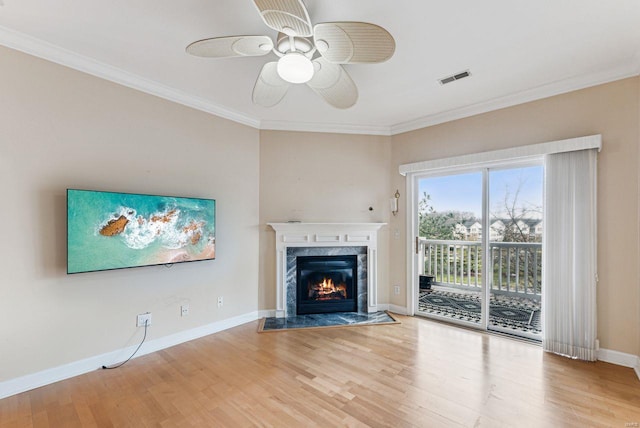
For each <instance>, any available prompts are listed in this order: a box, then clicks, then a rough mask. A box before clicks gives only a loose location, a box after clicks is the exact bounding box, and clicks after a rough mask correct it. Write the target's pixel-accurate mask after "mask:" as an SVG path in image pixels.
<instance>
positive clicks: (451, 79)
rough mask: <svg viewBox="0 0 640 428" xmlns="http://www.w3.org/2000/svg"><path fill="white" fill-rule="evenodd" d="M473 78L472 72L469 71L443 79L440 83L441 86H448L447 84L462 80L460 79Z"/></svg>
mask: <svg viewBox="0 0 640 428" xmlns="http://www.w3.org/2000/svg"><path fill="white" fill-rule="evenodd" d="M469 76H471V72H470V71H469V70H465V71H463V72H461V73H456V74H454V75H452V76H447V77H443V78H442V79H439V80H438V81H439V82H440V84H441V85H446V84H447V83H451V82H454V81H456V80H460V79H464V78H465V77H469Z"/></svg>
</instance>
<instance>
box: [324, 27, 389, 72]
mask: <svg viewBox="0 0 640 428" xmlns="http://www.w3.org/2000/svg"><path fill="white" fill-rule="evenodd" d="M313 34H314V35H313V38H314V40H315V44H316V48H317V49H318V52H320V54H321V55H322V56H323V57H325V58H326V59H327V60H329V61H331V62H333V63H336V64H356V63H376V62H384V61H386V60H388V59H389V58H391V57H392V56H393V53H394V52H395V50H396V42H395V40H394V39H393V36H392V35H391V34H389V32H388V31H387V30H385V29H384V28H382V27H380V26H378V25H375V24H369V23H367V22H326V23H323V24H317V25H316V26H315V27H313Z"/></svg>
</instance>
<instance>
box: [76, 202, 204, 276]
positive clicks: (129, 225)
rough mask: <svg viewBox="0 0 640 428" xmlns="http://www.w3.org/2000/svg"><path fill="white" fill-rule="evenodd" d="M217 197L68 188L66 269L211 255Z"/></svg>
mask: <svg viewBox="0 0 640 428" xmlns="http://www.w3.org/2000/svg"><path fill="white" fill-rule="evenodd" d="M215 219H216V201H215V200H213V199H196V198H180V197H171V196H153V195H138V194H132V193H113V192H99V191H92V190H75V189H67V273H79V272H92V271H101V270H110V269H123V268H131V267H138V266H152V265H167V264H173V263H180V262H191V261H198V260H212V259H214V258H215V254H216V238H215V234H216V221H215Z"/></svg>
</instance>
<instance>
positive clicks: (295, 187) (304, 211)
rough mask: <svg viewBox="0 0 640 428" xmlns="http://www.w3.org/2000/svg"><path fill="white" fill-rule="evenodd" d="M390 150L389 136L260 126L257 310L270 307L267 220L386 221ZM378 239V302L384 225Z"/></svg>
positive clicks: (383, 281) (271, 240)
mask: <svg viewBox="0 0 640 428" xmlns="http://www.w3.org/2000/svg"><path fill="white" fill-rule="evenodd" d="M390 155H391V147H390V138H389V137H379V136H367V135H344V134H318V133H307V132H282V131H261V133H260V255H261V257H260V297H259V300H260V309H275V307H276V288H275V287H276V284H275V277H276V273H275V232H274V231H273V230H272V229H271V228H270V227H268V226H267V223H270V222H286V221H289V220H301V221H305V222H347V223H349V222H354V223H357V222H384V223H388V222H389V217H391V214H390V210H389V199H390V198H391V196H392V193H393V192H391V188H390V187H389V182H390V180H391V178H390V174H389V159H390ZM394 192H395V188H394ZM369 207H372V208H373V210H372V211H370V210H369ZM378 239H379V241H378V249H379V257H380V267H379V272H378V275H379V288H378V290H379V291H378V296H379V297H378V301H379V303H380V304H385V303H387V296H388V294H389V290H388V274H387V260H388V253H387V248H388V227H386V226H385V227H383V228H382V229H381V230H380V231H379V232H378Z"/></svg>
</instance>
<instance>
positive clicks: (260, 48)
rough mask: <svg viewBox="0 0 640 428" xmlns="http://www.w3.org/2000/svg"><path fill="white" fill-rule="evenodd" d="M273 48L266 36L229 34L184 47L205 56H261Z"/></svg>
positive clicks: (190, 52)
mask: <svg viewBox="0 0 640 428" xmlns="http://www.w3.org/2000/svg"><path fill="white" fill-rule="evenodd" d="M272 49H273V41H272V40H271V38H270V37H267V36H231V37H214V38H212V39H204V40H198V41H197V42H193V43H191V44H190V45H189V46H187V48H186V49H185V50H186V51H187V53H189V54H191V55H195V56H202V57H206V58H229V57H235V56H261V55H266V54H268V53H269V52H271V50H272Z"/></svg>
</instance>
